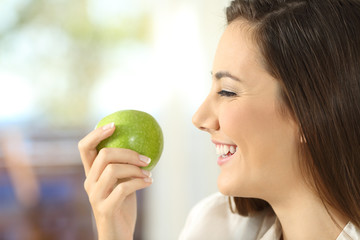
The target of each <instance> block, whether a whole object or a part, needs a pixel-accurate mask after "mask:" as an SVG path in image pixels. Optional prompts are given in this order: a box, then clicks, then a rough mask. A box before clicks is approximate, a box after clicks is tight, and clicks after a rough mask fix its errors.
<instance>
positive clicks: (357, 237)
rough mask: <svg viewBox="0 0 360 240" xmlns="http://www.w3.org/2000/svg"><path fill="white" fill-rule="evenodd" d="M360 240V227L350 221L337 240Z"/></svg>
mask: <svg viewBox="0 0 360 240" xmlns="http://www.w3.org/2000/svg"><path fill="white" fill-rule="evenodd" d="M347 239H352V240H360V229H359V228H358V227H356V226H355V225H354V224H353V223H352V222H349V223H348V224H347V225H346V226H345V228H344V229H343V231H342V232H341V233H340V235H339V236H338V238H337V239H336V240H347Z"/></svg>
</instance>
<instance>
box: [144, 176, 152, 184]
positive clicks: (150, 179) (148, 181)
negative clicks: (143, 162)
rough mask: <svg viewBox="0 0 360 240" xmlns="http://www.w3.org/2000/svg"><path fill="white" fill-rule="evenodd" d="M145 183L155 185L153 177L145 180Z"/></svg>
mask: <svg viewBox="0 0 360 240" xmlns="http://www.w3.org/2000/svg"><path fill="white" fill-rule="evenodd" d="M144 181H145V182H147V183H153V182H154V180H153V179H152V178H151V177H147V178H144Z"/></svg>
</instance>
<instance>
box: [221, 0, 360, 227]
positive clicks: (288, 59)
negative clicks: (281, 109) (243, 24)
mask: <svg viewBox="0 0 360 240" xmlns="http://www.w3.org/2000/svg"><path fill="white" fill-rule="evenodd" d="M226 15H227V21H228V24H230V23H231V22H233V21H235V20H237V19H244V20H246V21H247V22H248V23H249V24H250V26H252V27H253V34H254V35H253V36H254V37H255V38H254V39H255V41H256V43H257V44H258V46H259V48H260V50H261V52H262V56H263V58H264V59H263V60H264V62H265V65H266V67H267V70H268V71H269V73H270V74H272V75H273V76H274V77H275V78H276V79H278V80H279V83H280V86H281V99H282V101H281V102H282V103H283V105H285V107H286V109H287V111H288V112H289V113H290V115H291V116H292V117H293V118H294V120H295V121H296V122H297V123H298V125H299V128H300V133H299V139H300V138H301V139H303V141H302V143H300V141H299V152H300V153H301V154H302V158H301V169H302V170H303V173H304V176H306V177H307V178H309V179H310V180H311V181H310V182H311V183H312V187H313V189H314V190H315V191H316V192H317V194H318V195H319V197H320V198H321V200H322V201H323V203H324V205H325V206H326V207H332V208H334V209H336V210H337V211H338V212H339V213H340V214H342V215H343V216H346V217H348V218H349V219H350V220H351V221H352V222H353V223H354V224H355V225H356V226H358V227H359V226H360V123H359V121H360V3H359V1H357V0H321V1H320V0H234V1H232V2H231V4H230V6H229V7H228V8H227V9H226ZM234 202H235V205H236V208H237V211H238V212H239V213H240V214H242V215H249V214H251V213H254V212H257V211H260V210H262V209H264V208H267V207H269V204H268V203H267V202H265V201H263V200H259V199H251V198H240V197H235V198H234Z"/></svg>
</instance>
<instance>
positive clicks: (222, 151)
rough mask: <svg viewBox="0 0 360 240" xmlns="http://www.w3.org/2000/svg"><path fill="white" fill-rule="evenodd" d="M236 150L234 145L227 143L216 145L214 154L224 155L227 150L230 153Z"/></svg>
mask: <svg viewBox="0 0 360 240" xmlns="http://www.w3.org/2000/svg"><path fill="white" fill-rule="evenodd" d="M236 150H237V147H235V146H229V145H216V154H217V155H226V154H228V153H229V152H230V153H231V154H234V153H235V152H236Z"/></svg>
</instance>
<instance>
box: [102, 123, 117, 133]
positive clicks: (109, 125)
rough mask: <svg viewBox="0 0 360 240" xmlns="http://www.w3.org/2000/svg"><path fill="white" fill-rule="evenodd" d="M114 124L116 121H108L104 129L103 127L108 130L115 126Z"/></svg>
mask: <svg viewBox="0 0 360 240" xmlns="http://www.w3.org/2000/svg"><path fill="white" fill-rule="evenodd" d="M114 125H115V123H114V122H112V123H108V124H106V125H104V126H103V127H102V129H103V130H104V131H106V130H108V129H111V128H113V127H114Z"/></svg>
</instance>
